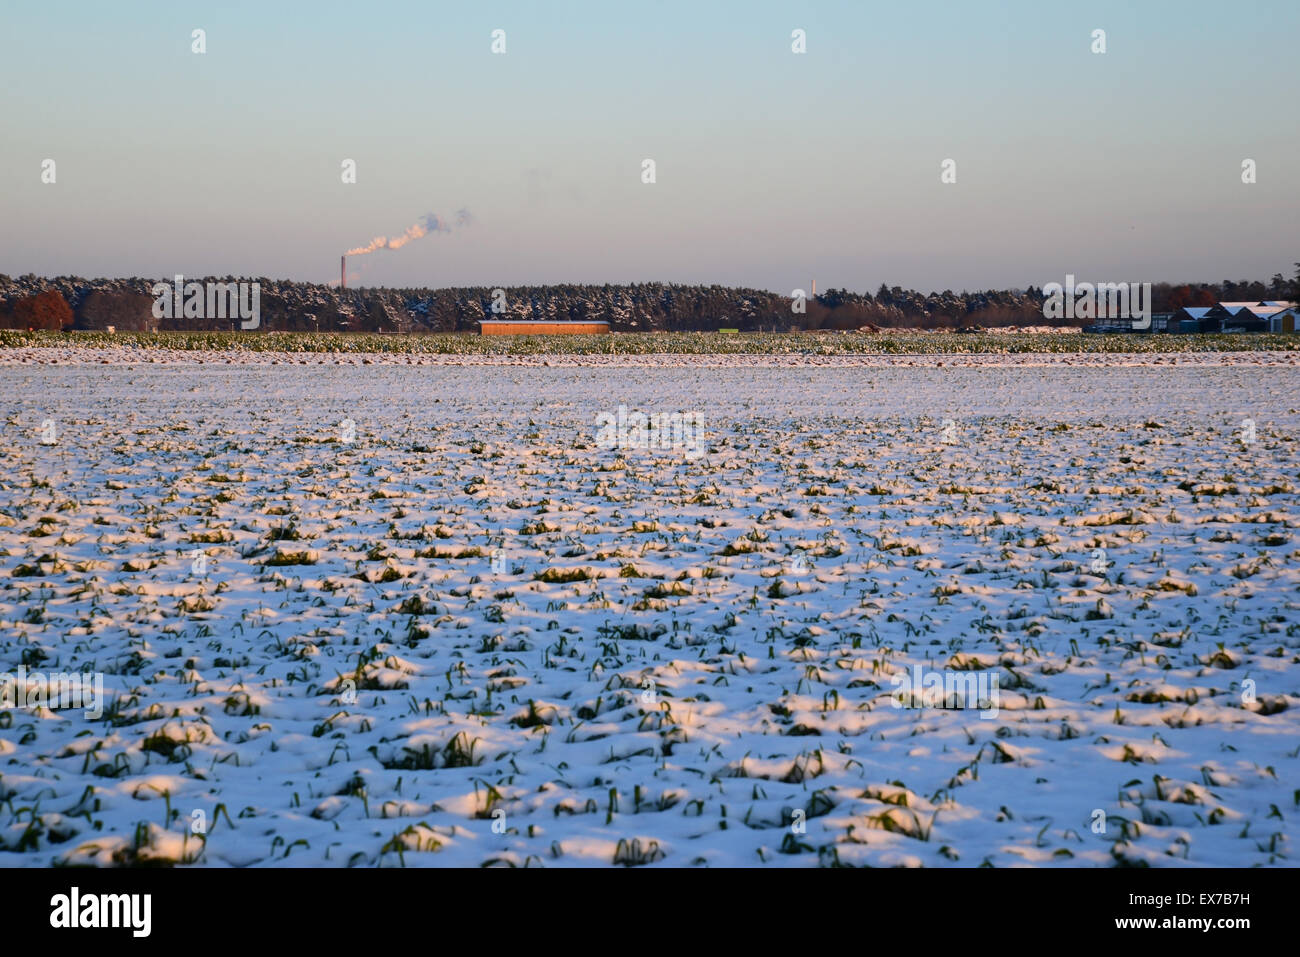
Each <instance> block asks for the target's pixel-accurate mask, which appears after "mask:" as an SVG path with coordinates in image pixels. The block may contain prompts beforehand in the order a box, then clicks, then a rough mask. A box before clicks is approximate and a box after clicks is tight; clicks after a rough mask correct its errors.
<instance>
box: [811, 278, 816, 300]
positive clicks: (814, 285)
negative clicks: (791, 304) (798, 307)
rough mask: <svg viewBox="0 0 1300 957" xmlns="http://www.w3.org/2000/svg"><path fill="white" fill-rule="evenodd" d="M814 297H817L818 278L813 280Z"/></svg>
mask: <svg viewBox="0 0 1300 957" xmlns="http://www.w3.org/2000/svg"><path fill="white" fill-rule="evenodd" d="M812 297H813V298H814V299H816V298H817V280H816V279H814V280H813V294H812Z"/></svg>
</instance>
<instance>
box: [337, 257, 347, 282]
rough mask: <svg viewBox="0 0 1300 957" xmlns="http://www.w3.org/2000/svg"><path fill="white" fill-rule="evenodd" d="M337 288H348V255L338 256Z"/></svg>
mask: <svg viewBox="0 0 1300 957" xmlns="http://www.w3.org/2000/svg"><path fill="white" fill-rule="evenodd" d="M339 288H340V289H347V288H348V257H347V256H340V257H339Z"/></svg>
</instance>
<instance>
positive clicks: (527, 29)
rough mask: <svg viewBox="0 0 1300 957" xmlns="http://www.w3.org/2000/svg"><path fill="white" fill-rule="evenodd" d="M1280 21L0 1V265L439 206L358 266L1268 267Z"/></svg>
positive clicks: (1211, 15) (1233, 273) (325, 254)
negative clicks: (421, 229)
mask: <svg viewBox="0 0 1300 957" xmlns="http://www.w3.org/2000/svg"><path fill="white" fill-rule="evenodd" d="M194 28H202V29H204V30H205V31H206V34H207V52H206V53H205V54H203V55H195V54H193V53H192V52H191V49H190V47H191V39H190V37H191V30H193V29H194ZM497 28H500V29H504V30H505V31H506V42H507V53H506V54H505V55H504V56H498V55H493V54H492V53H491V51H490V44H491V31H492V30H494V29H497ZM795 28H801V29H803V30H805V31H806V33H807V53H806V54H803V55H795V54H793V53H792V52H791V49H790V43H791V40H790V33H791V30H793V29H795ZM1097 28H1101V29H1104V30H1106V42H1107V52H1106V53H1105V54H1102V55H1097V54H1093V53H1092V52H1091V50H1090V44H1091V33H1092V31H1093V30H1094V29H1097ZM1298 36H1300V4H1298V3H1295V2H1293V0H1277V2H1244V3H1243V2H1213V3H1211V2H1200V0H1181V2H1162V0H1143V2H1138V3H1134V2H1132V0H1126V2H1114V3H1111V2H1096V0H1093V2H1086V3H1079V2H1051V3H1044V2H985V0H970V2H956V0H954V2H930V3H925V2H918V3H896V2H891V3H871V2H863V0H858V2H822V3H778V2H761V0H751V2H744V3H742V2H702V0H695V2H643V3H638V4H632V3H622V2H620V3H601V2H576V0H574V2H556V0H535V2H526V3H474V4H465V3H456V4H452V3H415V2H411V3H406V2H383V0H378V2H375V3H369V4H361V3H355V2H348V3H328V2H323V3H322V2H316V3H292V2H282V3H269V2H264V3H256V2H252V3H249V2H223V3H219V4H218V3H184V2H173V3H164V2H158V3H154V2H130V0H127V2H123V3H116V4H105V3H98V2H76V3H73V2H67V3H60V2H57V0H49V2H41V3H18V2H13V0H6V2H5V3H4V4H3V6H0V81H2V83H0V97H2V99H0V104H3V106H2V109H0V184H3V185H2V186H0V272H3V273H8V274H10V275H18V274H21V273H26V272H37V273H42V274H48V275H56V274H79V275H107V276H131V275H141V276H151V277H161V276H170V275H173V274H174V273H178V272H180V273H185V274H187V275H205V274H213V275H221V274H235V275H254V276H270V277H284V278H293V279H300V280H311V281H321V282H323V281H327V280H330V279H334V278H336V277H337V274H338V258H339V255H340V253H342V252H343V251H344V250H345V249H348V248H350V247H354V246H361V245H364V244H365V243H367V242H368V241H369V240H370V239H371V238H372V237H373V236H376V235H389V236H392V235H395V234H398V233H400V232H401V231H402V230H403V229H405V228H406V227H407V226H410V225H412V224H414V223H416V222H417V221H418V220H419V219H420V217H421V216H423V215H424V214H426V213H429V212H434V213H438V214H440V215H442V216H444V217H448V216H453V215H454V214H455V213H456V211H457V210H459V209H462V208H463V209H468V210H469V211H470V212H471V213H472V214H473V217H474V223H473V225H471V226H468V227H466V228H463V229H458V230H453V231H452V232H448V233H437V234H431V235H429V236H427V237H425V238H423V239H420V240H417V241H415V242H412V243H410V244H408V245H406V246H405V247H403V248H402V249H400V250H395V251H380V252H376V253H373V254H371V255H370V256H367V257H355V258H354V259H352V260H350V264H351V267H352V268H351V272H352V274H353V276H354V277H355V278H354V279H352V280H350V281H352V282H364V283H365V284H367V285H389V286H401V285H411V286H417V285H418V286H425V285H428V286H448V285H489V286H509V285H515V284H521V283H547V282H611V283H612V282H636V281H653V280H664V281H677V282H708V283H714V282H716V283H721V284H725V285H750V286H758V287H762V288H768V289H773V290H777V291H783V292H789V291H790V290H791V289H793V288H795V287H796V286H803V287H806V285H807V283H808V282H809V281H810V280H812V279H816V280H817V281H818V288H819V289H825V288H829V287H831V286H844V287H848V288H850V289H859V290H874V289H875V288H876V286H878V285H879V284H880V283H881V282H882V281H884V282H888V283H889V284H890V285H895V284H897V285H902V286H909V287H916V288H919V289H922V290H931V289H934V290H943V289H947V288H951V289H954V290H960V289H963V288H985V287H1005V286H1024V285H1027V284H1031V283H1032V284H1034V285H1041V284H1043V283H1046V282H1052V281H1063V280H1064V277H1065V275H1066V273H1073V274H1074V275H1076V276H1079V277H1080V278H1081V279H1096V280H1106V281H1135V282H1141V281H1159V280H1221V279H1238V278H1267V277H1269V276H1271V275H1272V274H1273V273H1275V272H1283V273H1285V274H1287V275H1290V274H1291V273H1292V272H1293V269H1292V268H1291V265H1290V264H1291V263H1292V262H1294V261H1295V260H1296V259H1300V229H1298V228H1297V225H1296V224H1297V223H1298V222H1300V124H1298V123H1297V121H1296V103H1297V102H1298V101H1300V96H1298V94H1300V47H1298V46H1297V42H1296V38H1297V37H1298ZM46 158H52V159H54V160H55V161H56V163H57V182H56V183H54V184H52V185H51V184H44V183H42V182H41V177H40V174H41V162H42V160H44V159H46ZM345 158H350V159H354V160H355V161H356V163H357V182H356V183H355V184H346V185H345V184H343V183H342V182H341V179H340V163H341V162H342V160H344V159H345ZM645 158H652V159H654V160H655V162H656V166H657V182H656V183H654V184H653V185H646V184H643V183H642V182H641V176H640V171H641V162H642V160H643V159H645ZM946 158H952V159H955V160H956V162H957V182H956V183H955V184H951V185H948V184H943V183H941V182H940V176H939V174H940V163H941V162H942V161H943V160H944V159H946ZM1246 158H1251V159H1254V160H1255V161H1256V163H1257V164H1258V181H1257V182H1256V183H1255V184H1253V185H1244V184H1243V183H1242V182H1241V163H1242V160H1243V159H1246Z"/></svg>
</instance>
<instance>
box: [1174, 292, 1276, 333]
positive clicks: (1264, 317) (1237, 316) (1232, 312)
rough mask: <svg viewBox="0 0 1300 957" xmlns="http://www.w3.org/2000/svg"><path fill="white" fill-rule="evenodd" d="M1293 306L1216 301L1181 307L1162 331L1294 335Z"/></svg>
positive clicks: (1273, 301)
mask: <svg viewBox="0 0 1300 957" xmlns="http://www.w3.org/2000/svg"><path fill="white" fill-rule="evenodd" d="M1296 314H1297V309H1296V304H1295V303H1292V302H1281V301H1278V300H1265V301H1262V302H1217V303H1215V304H1214V305H1213V306H1183V307H1182V308H1181V309H1178V310H1175V311H1174V313H1173V315H1172V316H1170V317H1169V320H1168V322H1167V323H1166V326H1165V328H1166V331H1168V332H1179V333H1196V332H1199V333H1206V332H1295V331H1296Z"/></svg>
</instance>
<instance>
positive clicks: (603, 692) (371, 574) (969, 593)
mask: <svg viewBox="0 0 1300 957" xmlns="http://www.w3.org/2000/svg"><path fill="white" fill-rule="evenodd" d="M17 352H18V350H15V353H17ZM43 353H44V358H46V359H49V358H51V357H52V356H51V353H50V351H49V350H43ZM55 357H57V358H59V359H60V362H61V364H57V365H49V364H36V363H35V362H34V361H33V360H32V359H31V358H29V357H24V356H22V355H21V354H7V355H5V356H3V357H0V384H2V385H3V392H2V394H3V396H4V398H3V399H0V411H2V412H3V431H2V432H0V458H2V459H3V464H4V471H3V480H2V481H3V485H0V548H2V549H3V557H2V558H0V671H3V672H8V673H11V674H17V673H18V670H19V667H20V666H22V667H24V668H26V669H27V670H28V672H35V673H46V674H48V673H55V672H71V671H86V672H100V673H103V675H104V683H105V688H106V692H107V694H108V695H109V697H110V699H111V700H110V701H109V702H108V704H107V705H106V707H105V710H104V713H103V715H102V716H100V717H99V718H97V719H96V718H93V717H91V716H88V715H87V714H86V713H85V712H84V710H81V709H70V708H61V709H59V710H54V711H51V710H48V709H44V708H31V709H25V708H21V707H13V708H9V709H7V710H5V711H0V798H2V799H3V801H2V803H0V848H3V851H0V864H8V865H20V864H30V865H49V864H56V863H58V864H64V863H99V864H111V863H130V862H137V861H141V862H142V861H151V862H196V863H198V864H203V865H213V866H222V865H263V866H269V865H273V864H289V865H323V866H346V865H353V866H361V865H377V864H378V865H384V866H397V865H400V864H403V863H404V864H405V865H407V866H431V865H445V864H452V865H478V864H483V863H488V862H496V863H513V864H519V865H523V864H531V865H538V864H542V865H546V866H572V865H606V866H607V865H611V864H615V863H624V864H634V863H645V864H657V865H658V866H691V865H704V864H710V865H753V866H767V867H784V866H807V865H816V864H819V863H820V864H834V863H836V862H838V863H842V864H871V865H877V866H887V865H909V866H911V865H923V866H941V865H952V864H958V865H963V866H974V865H978V864H981V863H984V862H987V863H990V864H993V865H996V866H1013V865H1027V864H1030V865H1051V864H1056V865H1069V866H1079V865H1085V866H1092V865H1103V866H1104V865H1111V864H1114V863H1117V862H1122V863H1139V862H1148V863H1151V864H1153V865H1157V866H1159V865H1167V866H1187V865H1200V866H1204V865H1226V866H1250V865H1256V864H1265V865H1268V864H1272V865H1276V866H1288V865H1291V864H1293V863H1294V862H1295V861H1296V859H1297V858H1296V854H1297V849H1296V848H1295V846H1294V845H1293V843H1292V842H1293V841H1294V840H1295V837H1296V835H1297V828H1296V823H1295V822H1296V820H1297V816H1298V815H1300V758H1298V754H1300V707H1298V706H1300V697H1297V695H1300V668H1298V667H1297V661H1300V658H1298V656H1300V590H1298V588H1300V574H1297V558H1298V557H1300V551H1298V549H1300V540H1298V539H1297V532H1296V523H1297V517H1298V513H1297V497H1296V483H1297V481H1298V478H1297V464H1298V461H1300V459H1298V456H1297V435H1298V433H1297V427H1298V426H1300V412H1298V411H1297V409H1298V407H1300V397H1297V387H1298V386H1300V376H1297V374H1296V372H1295V369H1294V367H1293V366H1292V365H1290V364H1289V360H1288V358H1287V357H1285V356H1282V357H1278V356H1252V355H1249V354H1235V355H1234V356H1232V357H1231V358H1230V359H1225V358H1224V357H1223V356H1221V355H1212V356H1202V355H1196V356H1179V357H1162V356H1143V357H1123V356H1121V357H1109V358H1108V357H1101V356H1063V357H1043V361H1042V362H1038V363H1034V362H1026V361H1024V360H1025V359H1026V357H1024V356H1014V357H1003V359H1002V361H996V360H993V359H989V360H987V361H978V362H975V361H971V360H970V358H961V357H935V358H934V359H932V360H930V361H929V362H928V363H927V362H923V361H921V358H922V357H914V356H911V357H903V358H900V359H898V360H892V361H891V360H888V359H883V358H881V357H864V358H863V360H862V361H859V362H838V361H837V362H834V363H822V364H818V365H812V364H808V365H799V364H797V363H795V362H793V361H791V360H782V361H781V362H779V363H771V364H768V365H767V366H766V367H763V368H755V367H754V363H753V362H752V361H751V360H750V359H744V360H743V361H741V360H735V359H734V357H728V359H727V361H726V362H719V363H711V362H710V360H709V359H708V358H701V359H686V358H680V357H679V358H674V359H668V360H663V361H661V362H658V363H652V362H643V361H641V360H645V359H647V357H644V356H641V357H635V360H637V361H635V362H633V361H624V362H622V363H619V364H616V365H613V366H612V367H610V366H609V365H608V364H605V365H597V364H596V363H595V362H594V360H593V361H591V362H590V364H588V365H586V366H582V365H561V362H562V361H563V360H553V361H552V366H551V367H549V368H547V367H541V366H538V365H537V363H538V362H540V361H542V360H536V361H530V365H532V366H533V367H527V368H525V367H516V366H509V365H499V364H496V363H489V362H483V363H481V364H475V365H460V366H457V365H448V366H445V367H436V366H434V365H432V364H429V365H424V367H421V363H418V362H417V363H416V364H411V363H409V362H406V361H403V358H409V357H395V358H390V359H388V360H379V359H375V361H373V362H372V363H371V364H364V357H360V358H359V357H355V356H352V357H346V358H344V360H343V361H342V363H341V364H340V363H339V362H338V361H336V357H287V356H286V357H281V359H282V361H280V364H278V365H273V364H269V362H270V361H272V360H274V359H275V357H274V356H271V357H270V358H269V359H268V358H267V356H265V355H261V356H258V357H257V360H256V361H249V362H247V363H243V364H235V365H226V364H224V361H223V362H222V364H218V365H198V364H195V363H194V362H193V361H192V360H193V359H194V358H195V356H193V355H188V356H185V357H184V360H185V361H176V360H175V358H174V357H173V359H171V360H169V361H165V362H161V363H153V362H150V363H139V364H135V365H124V364H121V359H122V357H121V356H115V357H114V358H113V362H112V363H110V364H100V360H101V358H102V357H97V356H85V355H76V354H73V353H71V352H64V353H62V354H60V355H57V356H55ZM155 357H156V356H155ZM318 358H324V359H325V360H326V361H325V362H324V363H321V364H318V363H317V362H316V361H315V360H316V359H318ZM649 358H654V357H649ZM1031 358H1032V357H1031ZM300 359H306V361H307V362H308V363H309V364H308V365H306V366H304V365H298V364H297V363H298V361H299V360H300ZM940 362H943V363H945V365H944V366H942V367H940V366H939V365H938V363H940ZM1047 366H1052V367H1053V368H1047ZM620 405H624V406H627V407H628V408H629V409H633V410H641V411H643V412H647V413H650V412H673V411H698V412H699V413H700V414H701V416H702V419H703V423H704V430H705V439H706V440H707V441H706V444H705V452H704V454H703V455H702V456H701V457H699V458H691V457H688V456H687V455H686V454H684V450H683V449H682V448H680V447H678V448H670V449H658V450H646V449H628V450H623V451H620V450H616V449H604V448H600V447H599V446H598V442H597V437H598V427H597V416H598V415H600V414H602V413H615V412H616V411H617V409H618V407H619V406H620ZM1247 419H1249V420H1251V422H1250V423H1246V422H1244V420H1247ZM1252 423H1253V431H1252V428H1251V424H1252ZM51 438H53V442H52V444H44V443H45V442H48V441H49V440H50V439H51ZM349 439H350V441H349ZM1252 439H1253V441H1252ZM498 549H499V551H498ZM200 555H201V556H202V557H199V556H200ZM205 564H206V567H205ZM918 666H919V667H920V668H922V669H925V670H926V671H927V672H939V673H947V674H948V675H950V676H951V675H954V674H955V675H959V676H960V675H966V674H973V675H975V676H976V677H983V678H985V679H991V678H992V677H994V676H996V677H997V679H998V687H999V693H998V698H997V702H996V703H997V713H996V714H995V715H991V716H988V717H981V712H980V711H979V710H977V709H976V708H975V707H973V706H972V707H970V708H939V707H921V706H917V707H898V706H896V705H897V704H898V702H897V701H896V700H895V697H894V696H893V692H894V690H895V689H896V688H897V687H898V685H897V682H896V681H894V680H893V679H894V676H895V675H898V674H902V673H905V672H906V673H908V674H913V673H915V672H914V669H916V668H917V667H918ZM910 703H911V704H917V705H920V704H923V703H924V702H917V701H912V702H910ZM950 703H951V702H950ZM1103 829H1104V831H1103V832H1101V833H1099V831H1101V830H1103Z"/></svg>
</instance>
